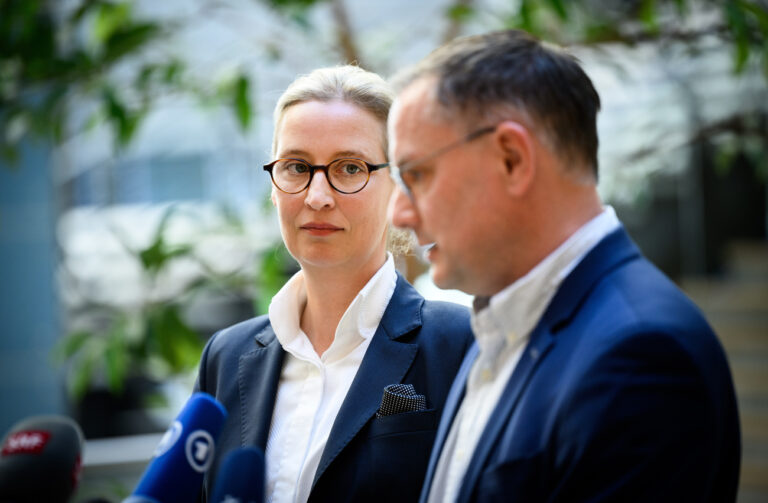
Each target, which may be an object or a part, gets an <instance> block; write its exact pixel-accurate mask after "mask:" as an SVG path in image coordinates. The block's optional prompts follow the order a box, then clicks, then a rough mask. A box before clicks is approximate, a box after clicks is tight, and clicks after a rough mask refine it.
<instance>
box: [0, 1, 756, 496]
mask: <svg viewBox="0 0 768 503" xmlns="http://www.w3.org/2000/svg"><path fill="white" fill-rule="evenodd" d="M505 27H518V28H524V29H527V30H529V31H532V32H533V33H536V34H538V35H540V36H541V37H543V38H544V39H547V40H552V41H555V42H558V43H561V44H564V45H566V46H568V47H569V48H570V50H572V51H573V52H574V53H575V54H576V55H577V56H578V57H579V58H580V59H581V60H582V61H583V62H584V65H585V67H586V69H587V71H588V73H589V75H590V76H591V77H592V78H593V80H594V82H595V85H596V87H597V89H598V91H599V93H600V95H601V98H602V102H603V110H602V112H601V113H600V115H599V122H598V127H599V134H600V140H601V147H600V172H601V175H600V185H599V189H600V192H601V194H602V196H603V197H604V199H605V200H606V201H607V202H608V203H610V204H612V205H614V206H615V208H616V209H617V212H618V214H619V216H620V218H621V219H622V221H623V222H624V223H625V225H626V226H627V228H628V230H629V231H630V234H631V235H632V236H633V238H634V239H635V240H636V241H637V242H638V244H639V245H640V247H641V248H642V249H643V251H644V252H645V253H646V254H647V255H648V256H649V257H650V258H651V259H652V260H653V261H654V262H655V263H656V264H657V265H659V267H661V268H662V269H663V270H664V271H665V272H667V273H668V274H669V275H671V276H672V277H673V278H674V279H675V280H676V281H677V282H678V283H679V284H680V285H681V286H682V287H683V288H684V289H685V290H686V291H687V292H688V293H689V295H691V296H692V297H693V298H694V300H695V301H697V302H698V303H699V305H701V306H702V308H703V309H704V310H705V312H706V314H707V316H708V318H709V319H710V320H711V321H712V323H713V324H714V325H715V327H716V329H717V331H718V334H719V336H720V338H721V340H722V341H723V343H724V346H725V347H726V350H727V352H728V355H729V359H730V361H731V365H732V367H733V370H734V376H735V379H736V385H737V391H738V395H739V403H740V410H741V415H742V424H743V429H744V441H743V442H744V465H743V469H742V486H741V487H742V488H741V492H740V501H742V502H748V501H764V500H765V498H766V497H768V365H767V363H768V245H767V244H766V227H767V226H766V213H767V208H768V207H767V205H766V179H767V178H768V161H766V159H768V155H767V154H768V88H767V86H766V79H768V44H766V40H768V39H767V38H766V35H767V34H768V7H767V6H766V2H764V1H760V0H755V1H747V0H720V1H714V0H712V1H707V0H669V1H662V0H656V1H649V0H631V1H622V2H616V1H612V0H574V1H571V2H566V1H558V0H517V1H514V0H509V1H507V0H424V1H420V2H413V1H406V0H391V1H388V2H378V1H373V0H196V1H189V0H165V1H163V2H152V1H145V0H135V1H118V0H62V1H46V0H6V1H5V2H3V3H1V4H0V37H1V39H0V40H2V46H0V155H2V157H1V158H0V159H1V160H0V278H2V284H1V285H0V320H2V322H3V323H2V326H3V328H2V336H1V337H0V431H3V432H4V431H6V430H7V429H9V428H10V427H11V425H12V424H13V423H15V422H16V421H18V420H20V419H22V418H24V417H27V416H29V415H33V414H40V413H62V414H67V415H71V416H73V417H75V418H76V419H77V420H78V421H79V422H80V424H81V425H82V426H83V428H84V429H85V431H86V435H87V437H88V438H89V439H91V440H90V443H89V445H91V451H90V452H91V454H89V452H88V451H86V459H85V461H86V481H88V476H89V474H91V475H90V476H91V479H90V481H91V483H92V485H91V486H90V488H88V485H87V484H86V493H88V491H90V492H91V493H94V494H95V493H98V491H101V490H102V488H101V486H98V487H97V486H95V485H93V484H96V482H95V481H94V480H95V479H96V478H98V477H96V476H94V475H93V474H100V475H99V477H101V478H102V479H106V478H109V477H116V478H117V479H119V480H121V481H122V482H121V484H122V486H120V485H118V486H119V487H118V488H117V489H115V488H114V487H113V488H111V489H109V491H110V492H111V493H114V494H120V493H121V491H123V492H125V490H129V489H130V487H131V481H132V480H133V479H132V478H131V477H133V476H135V475H136V474H137V473H140V470H141V467H142V466H143V463H144V462H145V461H146V459H147V456H148V455H149V453H150V452H151V446H153V445H154V442H155V441H156V438H155V437H152V436H151V435H155V434H157V433H158V432H160V431H162V430H163V429H164V428H165V426H166V425H167V424H168V421H169V420H170V418H172V417H173V416H174V415H175V413H176V412H177V411H178V410H179V408H180V407H181V404H182V403H183V402H184V401H185V400H186V398H187V396H188V394H189V390H190V389H191V386H192V379H193V376H194V368H195V364H196V363H197V359H198V358H199V354H200V350H201V348H202V345H203V344H204V343H205V340H207V338H208V337H209V336H210V335H211V334H212V333H214V332H215V331H216V330H217V329H219V328H222V327H224V326H227V325H229V324H231V323H234V322H237V321H239V320H242V319H245V318H247V317H250V316H253V315H254V314H259V313H262V312H265V310H266V306H267V305H268V303H269V299H270V298H271V295H272V294H273V293H274V292H275V291H276V290H277V289H279V288H280V286H281V285H282V283H283V281H285V279H286V278H287V277H289V276H290V274H292V273H293V272H294V271H295V270H296V265H295V264H294V263H293V261H292V260H291V259H290V257H289V256H288V255H287V254H286V252H285V250H284V249H283V248H282V247H281V246H280V237H279V232H278V229H277V223H276V219H275V215H274V214H273V211H272V208H271V204H270V203H269V201H268V193H269V190H270V186H269V178H268V176H267V175H266V174H265V173H264V172H263V171H262V170H261V165H262V164H264V163H266V162H268V161H269V160H271V159H270V143H271V134H272V118H271V109H272V107H273V105H274V102H275V101H276V99H277V97H278V96H279V95H280V93H281V92H282V90H283V89H284V88H285V86H286V85H287V84H288V83H290V82H291V81H292V80H293V79H294V78H295V77H296V76H297V75H298V74H301V73H306V72H309V71H311V70H312V69H314V68H317V67H320V66H326V65H333V64H340V63H345V62H356V63H358V64H360V65H361V66H363V67H364V68H366V69H370V70H374V71H377V72H380V73H381V74H382V75H384V76H390V75H391V74H392V73H393V72H394V71H396V70H397V69H398V68H400V67H402V66H403V65H406V64H409V63H413V62H415V61H417V60H418V59H420V58H421V57H423V56H424V55H426V54H427V53H428V52H429V51H431V50H432V49H434V48H435V47H436V46H438V45H439V44H440V43H441V42H443V41H445V40H449V39H451V38H453V37H455V36H458V35H463V34H471V33H479V32H483V31H488V30H492V29H500V28H505ZM407 266H408V270H407V273H408V275H409V277H410V278H411V279H412V280H413V281H414V282H415V284H416V285H417V287H418V288H419V289H420V290H421V291H422V292H423V293H424V294H425V295H426V296H428V297H433V298H438V297H439V298H448V299H452V300H456V301H459V302H465V303H466V302H468V300H469V299H468V298H467V297H466V296H464V295H463V294H461V293H459V292H444V291H440V290H437V289H436V288H435V287H434V285H432V284H431V282H430V280H429V278H428V275H423V274H422V273H423V272H424V271H425V270H426V269H425V266H424V265H423V264H419V262H418V260H417V259H413V260H409V261H408V262H407ZM127 435H138V436H137V437H131V438H136V439H141V440H136V441H134V442H130V441H129V442H128V443H126V442H125V441H124V440H120V439H121V438H123V437H125V436H127ZM141 435H144V436H141ZM146 435H150V436H149V437H147V436H146ZM110 438H113V439H115V440H114V442H123V443H122V444H120V445H121V446H123V447H118V448H116V447H115V445H116V444H114V443H109V442H110V440H109V439H110ZM104 442H107V443H104ZM129 445H132V446H133V447H134V449H133V450H131V449H130V448H129V447H128V446H129ZM141 445H147V446H148V450H146V452H144V451H142V450H141V449H140V446H141ZM137 446H139V447H137ZM137 449H138V450H137ZM110 452H123V453H124V454H125V456H124V457H123V458H122V460H120V459H115V458H113V457H110V456H112V455H111V454H109V453H110ZM131 470H132V471H131ZM126 473H128V475H126ZM131 474H133V475H131ZM121 477H122V478H121ZM105 491H106V490H105Z"/></svg>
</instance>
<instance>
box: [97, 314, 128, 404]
mask: <svg viewBox="0 0 768 503" xmlns="http://www.w3.org/2000/svg"><path fill="white" fill-rule="evenodd" d="M127 326H128V324H127V320H126V318H125V316H121V317H120V318H119V319H118V320H116V322H115V323H114V324H113V325H112V327H111V329H110V330H109V332H108V333H107V337H106V345H105V348H104V361H103V364H104V372H105V374H106V378H107V386H108V387H109V390H110V391H111V392H112V393H114V394H120V393H122V391H123V388H124V384H125V379H126V377H127V374H128V363H129V354H130V352H129V348H128V346H127V343H126V342H127V339H128V337H127V336H126V329H127Z"/></svg>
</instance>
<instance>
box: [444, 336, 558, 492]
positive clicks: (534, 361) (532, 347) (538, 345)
mask: <svg viewBox="0 0 768 503" xmlns="http://www.w3.org/2000/svg"><path fill="white" fill-rule="evenodd" d="M553 343H554V338H553V337H552V334H550V333H549V332H548V331H547V330H546V329H544V328H543V327H542V326H541V324H540V325H539V327H538V328H537V329H536V330H535V331H534V334H532V339H531V341H530V343H529V344H528V346H527V347H526V348H525V351H524V352H523V354H522V356H521V357H520V361H519V362H518V363H517V366H516V367H515V370H514V371H513V372H512V376H511V377H510V379H509V381H508V382H507V385H506V387H505V388H504V391H503V392H502V394H501V399H500V400H499V402H498V404H497V405H496V408H495V409H494V410H493V412H492V413H491V416H490V417H489V418H488V423H487V424H486V426H485V430H484V431H483V434H482V435H481V437H480V440H479V441H478V444H477V446H476V447H475V452H474V454H473V455H472V460H471V461H470V463H469V466H468V467H467V471H466V473H465V474H464V479H463V481H462V484H461V489H460V491H459V495H458V497H457V498H456V500H457V501H468V500H469V499H470V495H471V494H472V490H473V489H474V486H475V483H476V482H477V479H478V477H479V476H480V472H481V471H482V468H483V467H484V465H485V461H486V459H487V458H488V456H489V455H490V454H491V451H492V450H493V448H494V446H495V445H496V439H497V438H498V437H499V435H500V434H501V432H502V431H503V430H504V428H505V427H506V426H507V424H508V421H509V418H510V416H511V415H512V411H513V410H514V409H515V406H516V405H517V402H518V401H519V399H520V396H521V394H522V393H523V390H524V389H525V387H526V385H527V384H528V381H529V380H530V378H531V376H532V375H533V372H534V371H535V369H536V367H537V366H538V364H539V362H541V360H543V359H544V357H545V356H546V354H547V352H548V351H549V349H550V347H551V346H552V344H553Z"/></svg>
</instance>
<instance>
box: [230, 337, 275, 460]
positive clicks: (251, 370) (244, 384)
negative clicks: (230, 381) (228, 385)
mask: <svg viewBox="0 0 768 503" xmlns="http://www.w3.org/2000/svg"><path fill="white" fill-rule="evenodd" d="M254 338H255V343H256V349H254V350H253V351H251V352H250V353H246V354H244V355H242V356H241V357H240V361H239V364H238V372H237V376H238V377H237V378H238V387H239V391H240V425H241V426H240V443H241V445H242V446H251V445H255V446H257V447H259V448H261V449H262V450H266V448H267V438H268V437H269V427H270V424H271V422H272V412H273V411H274V408H275V399H276V397H277V385H278V383H279V381H280V372H281V370H282V368H283V358H284V357H285V351H283V348H282V347H281V346H280V344H279V343H278V341H277V338H276V337H275V332H274V330H272V325H270V324H267V326H266V327H264V329H263V330H262V331H261V332H259V333H258V334H256V336H255V337H254Z"/></svg>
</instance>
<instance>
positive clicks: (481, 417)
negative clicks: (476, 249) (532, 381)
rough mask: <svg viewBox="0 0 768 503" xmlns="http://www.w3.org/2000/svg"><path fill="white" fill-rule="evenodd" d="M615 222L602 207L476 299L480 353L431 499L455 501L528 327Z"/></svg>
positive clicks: (608, 209) (432, 502) (434, 501)
mask: <svg viewBox="0 0 768 503" xmlns="http://www.w3.org/2000/svg"><path fill="white" fill-rule="evenodd" d="M619 226H620V223H619V220H618V218H617V217H616V213H615V212H614V210H613V208H611V207H610V206H606V207H605V208H604V209H603V211H602V212H601V213H600V214H599V215H597V216H596V217H594V218H593V219H592V220H590V221H589V222H587V223H586V224H584V225H583V226H582V227H581V228H580V229H579V230H578V231H576V232H575V233H574V234H572V235H571V236H570V237H569V238H568V239H567V240H566V241H565V242H564V243H563V244H561V245H560V246H559V247H558V248H557V249H556V250H555V251H553V252H552V253H550V254H549V255H548V256H547V257H546V258H545V259H544V260H542V261H541V262H539V264H537V265H536V266H535V267H534V268H533V269H531V271H529V272H528V274H526V275H525V276H523V277H522V278H520V279H518V280H517V281H515V282H514V283H512V284H511V285H509V286H508V287H506V288H505V289H504V290H502V291H501V292H499V293H497V294H496V295H494V296H493V297H491V298H490V299H481V298H476V299H475V309H474V310H473V313H472V319H471V322H472V331H473V332H474V335H475V340H476V342H477V345H478V347H479V350H480V351H479V353H478V356H477V359H476V360H475V361H474V363H473V364H472V368H471V370H470V373H469V377H468V379H467V385H466V392H465V395H464V399H463V401H462V403H461V406H460V407H459V410H458V412H457V413H456V416H455V418H454V420H453V424H452V425H451V429H450V431H449V433H448V437H447V438H446V441H445V444H444V446H443V450H442V452H441V455H440V459H439V461H438V464H437V468H436V471H435V476H434V478H433V479H432V485H431V488H430V492H429V499H428V502H429V503H438V502H451V501H455V500H456V497H457V496H458V493H459V489H460V488H461V482H462V479H463V478H464V474H465V473H466V471H467V467H468V465H469V462H470V460H471V458H472V455H473V453H474V450H475V447H476V446H477V444H478V442H479V440H480V437H481V435H482V433H483V431H484V430H485V426H486V424H487V423H488V419H489V418H490V416H491V414H492V413H493V410H494V409H495V408H496V404H497V403H498V401H499V399H500V397H501V394H502V392H503V391H504V388H505V387H506V386H507V382H508V381H509V378H510V376H511V375H512V373H513V372H514V370H515V367H516V366H517V363H518V361H519V360H520V357H521V356H522V353H523V350H524V349H525V346H526V344H527V343H528V339H529V337H530V334H531V331H532V330H533V329H534V328H535V327H536V325H537V324H538V322H539V319H540V318H541V316H542V315H543V314H544V311H545V309H546V308H547V306H548V305H549V303H550V301H551V300H552V297H553V296H554V295H555V293H556V292H557V289H558V288H559V286H560V284H561V283H562V281H563V280H564V279H565V278H566V277H567V276H568V274H570V273H571V271H572V270H573V269H574V268H575V267H576V265H578V263H579V262H580V261H581V260H582V259H583V258H584V256H585V255H586V254H587V253H588V252H589V251H590V250H591V249H592V248H594V247H595V245H597V243H599V242H600V241H601V240H602V239H603V238H604V237H605V236H607V235H608V234H610V233H611V232H613V231H614V230H616V229H617V228H619Z"/></svg>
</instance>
